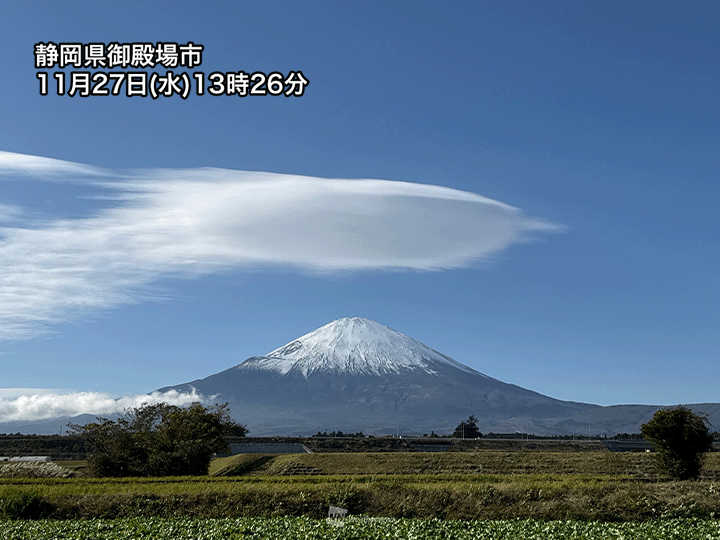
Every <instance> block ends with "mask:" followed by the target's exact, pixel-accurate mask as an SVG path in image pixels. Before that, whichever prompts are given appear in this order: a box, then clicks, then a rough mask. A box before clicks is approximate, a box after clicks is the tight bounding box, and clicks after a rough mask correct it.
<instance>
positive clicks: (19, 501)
mask: <svg viewBox="0 0 720 540" xmlns="http://www.w3.org/2000/svg"><path fill="white" fill-rule="evenodd" d="M47 507H48V504H47V503H46V502H45V500H44V499H43V498H42V497H40V496H39V495H37V494H35V493H32V492H28V491H19V492H17V493H12V494H10V495H8V496H6V497H3V498H2V499H0V516H2V517H4V518H9V519H38V518H41V517H43V515H44V514H45V513H46V510H47Z"/></svg>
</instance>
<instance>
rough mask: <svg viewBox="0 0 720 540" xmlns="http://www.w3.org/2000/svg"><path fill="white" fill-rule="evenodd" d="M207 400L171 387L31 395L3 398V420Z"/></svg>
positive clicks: (0, 416)
mask: <svg viewBox="0 0 720 540" xmlns="http://www.w3.org/2000/svg"><path fill="white" fill-rule="evenodd" d="M206 401H207V398H206V397H205V396H202V395H201V394H198V393H197V392H196V391H195V390H194V389H193V391H192V392H190V393H181V392H177V391H176V390H169V391H167V392H153V393H152V394H143V395H136V396H125V397H121V398H117V399H116V398H113V397H112V396H111V395H110V394H105V393H100V392H71V393H39V394H29V395H22V396H18V397H14V398H10V399H8V398H0V422H23V421H33V420H46V419H49V418H58V417H66V416H77V415H79V414H93V415H97V416H104V415H111V414H115V413H122V412H123V411H124V410H125V409H128V408H134V407H139V406H140V405H143V404H155V403H168V404H170V405H177V406H178V407H185V406H187V405H190V404H191V403H194V402H201V403H205V402H206Z"/></svg>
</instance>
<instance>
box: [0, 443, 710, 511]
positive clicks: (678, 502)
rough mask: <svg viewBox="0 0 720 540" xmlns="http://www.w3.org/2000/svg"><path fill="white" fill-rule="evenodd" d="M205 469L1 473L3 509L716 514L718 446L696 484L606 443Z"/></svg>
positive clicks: (246, 462)
mask: <svg viewBox="0 0 720 540" xmlns="http://www.w3.org/2000/svg"><path fill="white" fill-rule="evenodd" d="M78 465H79V464H75V466H76V467H77V466H78ZM1 470H2V469H0V473H1ZM211 473H212V476H205V477H179V478H143V479H138V478H124V479H98V478H82V477H80V478H46V479H45V478H3V479H1V480H0V516H2V515H5V516H6V517H14V518H23V517H25V518H55V519H96V518H110V517H124V518H138V517H143V518H177V517H179V516H189V517H193V518H218V519H220V518H239V517H264V518H270V517H278V516H295V517H300V516H303V517H309V518H316V519H317V518H323V517H325V516H326V515H327V510H328V507H329V505H334V506H340V507H343V508H347V509H349V510H350V514H353V515H365V516H374V517H389V518H425V519H441V520H496V519H533V520H544V521H547V520H580V521H604V522H645V521H651V520H658V519H662V520H669V519H674V518H683V519H692V518H702V519H715V518H718V517H720V515H718V514H719V513H720V481H719V479H720V454H718V453H712V454H710V455H709V457H708V461H707V464H706V467H705V471H704V473H703V477H702V478H701V479H700V480H698V481H693V482H670V481H666V480H665V479H663V478H662V477H660V476H659V475H658V474H657V473H656V472H655V470H654V466H653V463H652V459H651V455H650V454H645V453H637V454H634V453H611V452H607V451H606V452H498V451H482V452H446V453H417V452H414V453H411V452H394V453H390V452H388V453H378V452H373V453H364V454H363V453H354V454H348V453H344V454H332V453H321V454H285V455H277V454H274V455H257V454H254V455H239V456H233V457H230V458H222V459H218V460H215V461H214V462H213V464H212V467H211Z"/></svg>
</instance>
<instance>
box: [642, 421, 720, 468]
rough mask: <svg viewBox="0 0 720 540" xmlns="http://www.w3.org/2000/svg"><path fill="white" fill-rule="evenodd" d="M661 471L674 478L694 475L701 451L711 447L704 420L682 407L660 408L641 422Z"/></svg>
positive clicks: (707, 450) (701, 459) (700, 460)
mask: <svg viewBox="0 0 720 540" xmlns="http://www.w3.org/2000/svg"><path fill="white" fill-rule="evenodd" d="M641 431H642V434H643V436H644V437H645V438H646V439H647V440H648V441H650V443H652V445H653V448H654V450H655V452H657V461H658V464H659V466H660V468H661V469H662V470H664V471H665V472H666V473H667V474H669V475H670V476H671V477H672V478H675V479H677V480H687V479H690V478H697V477H698V475H699V474H700V469H701V468H702V465H703V462H704V460H705V454H706V453H707V452H709V451H710V449H711V448H712V436H711V435H710V431H709V429H708V420H707V418H706V417H705V416H700V415H697V414H695V413H694V412H692V411H691V410H690V409H688V408H686V407H676V408H674V409H660V410H659V411H657V412H656V413H655V415H654V416H653V418H652V420H650V421H649V422H648V423H647V424H643V425H642V429H641Z"/></svg>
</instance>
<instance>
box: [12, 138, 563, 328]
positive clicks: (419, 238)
mask: <svg viewBox="0 0 720 540" xmlns="http://www.w3.org/2000/svg"><path fill="white" fill-rule="evenodd" d="M2 175H5V176H6V177H9V178H17V177H21V178H22V177H31V179H36V178H46V177H47V178H49V179H51V180H53V181H58V180H61V179H64V180H65V181H74V179H75V178H78V177H79V176H82V177H83V181H88V180H89V181H92V182H96V183H100V184H102V185H104V187H105V188H106V189H110V190H112V193H114V194H115V195H111V196H110V197H109V198H110V199H114V201H113V202H114V204H113V206H112V207H109V208H101V209H98V210H96V211H94V213H92V214H91V215H90V216H89V217H83V218H78V219H57V220H55V221H52V222H47V221H46V222H43V223H30V222H28V223H26V224H22V223H21V224H20V225H18V224H17V223H12V224H7V225H6V226H4V227H0V339H24V338H29V337H32V336H34V335H37V334H38V333H40V332H42V331H44V330H46V329H47V328H48V325H50V324H52V323H55V322H59V321H63V320H66V319H68V318H71V317H77V316H79V315H80V314H82V313H87V312H89V311H94V310H98V309H106V308H109V307H112V306H115V305H118V304H122V303H127V302H133V301H139V300H142V299H143V298H145V297H146V294H147V290H148V287H149V286H150V285H151V284H155V283H157V282H158V281H159V280H160V279H161V278H163V277H166V276H174V277H178V276H185V277H192V276H196V275H201V274H210V273H215V272H222V271H228V270H232V269H237V268H253V267H255V268H261V267H267V266H276V267H289V268H294V269H296V270H299V271H305V272H318V273H323V272H337V271H361V270H426V271H427V270H443V269H452V268H460V267H466V266H469V265H472V264H473V263H476V262H478V261H480V260H483V259H487V258H489V257H492V256H493V255H495V254H497V253H499V252H500V251H502V250H504V249H506V248H507V247H509V246H510V245H512V244H514V243H517V242H521V241H524V240H526V239H528V238H530V237H532V236H533V235H535V234H538V233H546V232H553V231H558V230H559V229H560V227H559V226H557V225H555V224H552V223H549V222H547V221H544V220H542V219H536V218H530V217H527V216H525V215H524V214H523V213H522V212H521V211H520V210H519V209H517V208H514V207H512V206H508V205H506V204H503V203H501V202H498V201H494V200H491V199H487V198H485V197H482V196H480V195H477V194H474V193H469V192H465V191H459V190H455V189H451V188H447V187H442V186H435V185H425V184H415V183H409V182H394V181H387V180H341V179H325V178H313V177H306V176H296V175H283V174H272V173H262V172H246V171H235V170H226V169H211V168H209V169H161V170H134V171H125V172H114V171H110V170H103V169H98V168H95V167H90V166H86V165H82V164H76V163H70V162H65V161H59V160H52V159H47V158H39V157H35V156H24V155H21V154H12V153H8V152H1V153H0V177H2ZM26 181H30V180H26ZM55 189H57V186H55ZM0 193H1V192H0ZM1 197H2V196H1V195H0V199H1ZM95 202H97V201H95ZM0 203H2V200H0ZM7 208H8V209H9V210H6V213H10V214H12V216H13V217H14V218H17V217H18V216H20V215H22V210H21V209H19V208H16V207H13V206H10V205H8V206H7Z"/></svg>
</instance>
